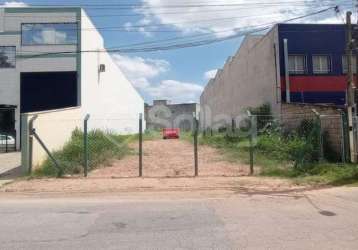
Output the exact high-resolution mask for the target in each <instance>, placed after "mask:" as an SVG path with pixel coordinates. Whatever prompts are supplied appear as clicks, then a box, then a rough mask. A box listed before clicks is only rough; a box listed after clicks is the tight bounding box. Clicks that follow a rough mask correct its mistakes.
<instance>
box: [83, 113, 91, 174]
mask: <svg viewBox="0 0 358 250" xmlns="http://www.w3.org/2000/svg"><path fill="white" fill-rule="evenodd" d="M89 118H90V115H89V114H87V115H86V116H85V119H84V122H83V145H84V147H83V148H84V151H83V154H84V155H83V157H84V171H83V174H84V177H87V175H88V120H89Z"/></svg>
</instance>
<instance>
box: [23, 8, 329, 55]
mask: <svg viewBox="0 0 358 250" xmlns="http://www.w3.org/2000/svg"><path fill="white" fill-rule="evenodd" d="M334 8H336V6H335V7H330V8H327V9H323V10H320V11H316V12H313V13H310V14H306V15H303V16H299V17H295V18H291V19H288V20H285V21H283V23H285V22H291V21H295V20H298V19H302V18H306V17H309V16H313V15H317V14H321V13H324V12H327V11H329V10H332V9H334ZM271 24H274V23H271ZM260 26H264V25H258V26H257V27H260ZM270 27H271V25H270V24H268V25H267V26H265V27H262V28H256V29H253V30H251V31H244V32H237V33H236V34H234V35H231V36H226V37H223V38H212V39H206V40H199V41H190V42H183V43H179V44H175V43H174V44H164V45H158V46H149V47H142V48H141V47H135V46H134V47H133V48H130V46H127V47H129V48H126V49H125V48H124V49H120V48H119V49H108V50H106V49H105V50H86V51H63V52H49V53H42V54H37V55H32V57H39V56H44V55H53V54H76V53H90V52H95V53H100V52H108V53H137V52H152V51H162V50H171V49H178V48H187V47H197V46H202V45H207V44H212V43H216V42H221V41H225V40H230V39H234V38H237V37H241V36H244V35H248V34H252V33H257V32H260V31H264V30H267V29H269V28H270ZM154 45H155V44H154ZM26 52H30V51H26Z"/></svg>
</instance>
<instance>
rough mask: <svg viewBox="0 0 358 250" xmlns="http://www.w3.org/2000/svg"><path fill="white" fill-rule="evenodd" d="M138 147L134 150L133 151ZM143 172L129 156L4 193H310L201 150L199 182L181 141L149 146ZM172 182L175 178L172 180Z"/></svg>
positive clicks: (189, 152)
mask: <svg viewBox="0 0 358 250" xmlns="http://www.w3.org/2000/svg"><path fill="white" fill-rule="evenodd" d="M133 147H135V145H133ZM143 163H144V166H143V172H144V176H145V178H138V177H137V176H138V155H130V156H127V157H125V158H124V159H122V160H118V161H115V162H113V163H112V165H111V166H107V167H102V168H99V169H97V170H95V171H93V172H91V173H90V174H89V177H88V178H83V177H82V176H74V177H65V178H62V179H54V178H44V179H31V180H26V179H23V180H16V181H14V182H13V183H10V184H7V185H5V186H3V187H2V188H0V196H1V195H4V194H14V193H28V194H39V193H45V194H46V193H48V194H51V195H53V194H59V195H66V194H72V195H73V194H75V193H78V194H84V193H86V194H98V193H123V192H144V191H145V192H158V191H160V192H165V191H170V192H173V191H179V192H181V191H190V192H192V191H199V192H206V191H215V190H217V191H224V192H229V193H236V192H252V193H257V192H291V191H300V190H303V189H305V188H307V187H302V186H296V185H294V184H293V183H292V182H290V181H288V180H282V179H274V178H261V177H249V176H247V175H248V171H249V166H247V165H241V164H235V163H231V162H228V161H225V160H224V158H223V156H222V155H221V154H220V152H219V151H218V150H216V149H213V148H211V147H208V146H200V150H199V177H196V178H194V177H193V175H194V158H193V146H192V145H191V144H190V143H189V142H186V141H182V140H155V141H146V142H145V143H144V159H143ZM168 177H170V178H168Z"/></svg>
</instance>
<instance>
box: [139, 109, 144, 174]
mask: <svg viewBox="0 0 358 250" xmlns="http://www.w3.org/2000/svg"><path fill="white" fill-rule="evenodd" d="M142 176H143V114H142V113H140V114H139V177H142Z"/></svg>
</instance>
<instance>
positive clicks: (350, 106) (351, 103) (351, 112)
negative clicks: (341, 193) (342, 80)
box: [346, 11, 357, 163]
mask: <svg viewBox="0 0 358 250" xmlns="http://www.w3.org/2000/svg"><path fill="white" fill-rule="evenodd" d="M351 17H352V12H350V11H349V12H347V52H346V54H347V66H348V71H347V74H348V86H347V101H346V104H347V114H348V127H349V149H350V158H351V162H353V163H356V162H357V155H356V147H355V145H356V140H355V138H354V133H353V119H354V116H355V113H356V107H355V100H354V91H355V86H354V75H353V64H352V60H353V44H354V41H353V37H352V20H351Z"/></svg>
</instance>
